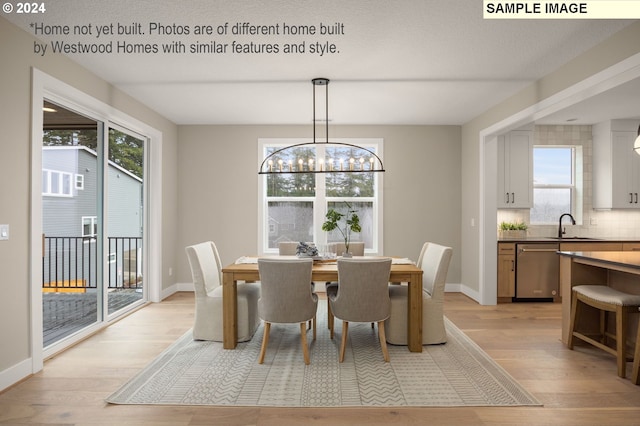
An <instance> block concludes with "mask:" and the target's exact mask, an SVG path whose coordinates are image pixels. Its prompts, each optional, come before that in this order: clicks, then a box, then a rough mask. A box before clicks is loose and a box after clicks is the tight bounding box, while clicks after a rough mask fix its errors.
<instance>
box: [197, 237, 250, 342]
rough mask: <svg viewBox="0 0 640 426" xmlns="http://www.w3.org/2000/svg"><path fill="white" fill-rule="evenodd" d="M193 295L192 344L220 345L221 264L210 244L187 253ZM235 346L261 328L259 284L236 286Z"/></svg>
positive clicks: (204, 244)
mask: <svg viewBox="0 0 640 426" xmlns="http://www.w3.org/2000/svg"><path fill="white" fill-rule="evenodd" d="M185 250H186V252H187V257H188V259H189V265H190V266H191V274H192V276H193V285H194V289H195V295H196V313H195V320H194V325H193V339H194V340H213V341H216V342H222V341H223V328H222V264H221V262H220V255H219V254H218V249H217V248H216V245H215V244H214V243H213V242H212V241H207V242H204V243H200V244H196V245H193V246H189V247H187V248H186V249H185ZM237 288H238V290H237V294H238V311H237V312H238V342H244V341H247V340H251V337H253V334H254V333H255V332H256V330H257V328H258V326H259V325H260V318H259V317H258V299H259V298H260V283H238V285H237Z"/></svg>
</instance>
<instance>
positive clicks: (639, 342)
mask: <svg viewBox="0 0 640 426" xmlns="http://www.w3.org/2000/svg"><path fill="white" fill-rule="evenodd" d="M638 311H640V308H638ZM631 381H632V382H633V384H634V385H640V321H639V322H638V335H637V337H636V350H635V352H634V353H633V371H632V373H631Z"/></svg>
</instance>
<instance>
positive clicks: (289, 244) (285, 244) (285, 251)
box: [278, 241, 300, 256]
mask: <svg viewBox="0 0 640 426" xmlns="http://www.w3.org/2000/svg"><path fill="white" fill-rule="evenodd" d="M298 244H300V243H299V242H297V241H281V242H279V243H278V254H279V255H280V256H295V255H296V248H297V247H298Z"/></svg>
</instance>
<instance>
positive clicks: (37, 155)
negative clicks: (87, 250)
mask: <svg viewBox="0 0 640 426" xmlns="http://www.w3.org/2000/svg"><path fill="white" fill-rule="evenodd" d="M45 99H47V100H51V101H53V102H55V103H56V104H59V105H61V106H63V107H65V108H69V109H71V110H74V111H76V112H78V113H80V114H83V115H86V116H87V117H90V118H91V119H94V120H96V121H97V122H101V123H102V124H103V126H101V127H103V134H105V133H104V132H106V131H108V128H109V126H111V125H115V126H119V127H120V128H125V129H127V130H128V131H130V132H134V133H136V134H140V135H144V136H145V138H146V139H147V146H148V150H147V151H148V152H147V153H146V155H147V157H146V158H147V159H148V161H145V164H146V166H145V167H148V168H147V169H146V170H145V180H146V181H147V182H146V190H145V191H144V192H145V193H146V194H147V195H145V200H144V201H145V202H146V203H147V205H146V209H145V214H144V223H145V225H144V229H145V232H144V236H143V247H146V248H147V250H145V252H144V256H145V257H144V260H143V265H144V268H145V269H144V272H143V274H144V275H145V276H146V277H147V278H146V281H147V282H148V284H147V285H148V287H147V292H146V299H147V300H148V301H151V302H159V301H160V300H161V295H162V265H161V259H162V238H161V236H162V221H161V217H162V216H161V211H162V179H161V159H162V133H161V132H160V131H159V130H157V129H155V128H153V127H151V126H149V125H148V124H146V123H144V122H141V121H139V120H137V119H135V118H133V117H131V116H129V115H127V114H125V113H123V112H121V111H119V110H117V109H116V108H114V107H113V106H111V105H108V104H106V103H104V102H102V101H99V100H97V99H96V98H94V97H92V96H90V95H88V94H86V93H84V92H82V91H80V90H78V89H76V88H74V87H72V86H70V85H68V84H66V83H65V82H63V81H60V80H58V79H56V78H54V77H51V76H49V75H48V74H46V73H44V72H42V71H40V70H38V69H36V68H32V104H31V126H32V130H31V147H32V149H31V194H30V198H31V213H30V236H29V241H30V242H29V258H30V275H29V281H30V285H29V288H30V292H31V298H30V299H31V302H30V304H31V326H30V329H31V336H30V340H31V354H30V355H31V373H32V374H33V373H36V372H38V371H40V370H42V368H43V366H44V360H45V359H46V358H48V357H50V356H52V355H54V354H55V353H57V352H59V351H61V350H64V349H66V348H67V347H69V346H71V345H73V344H75V343H76V342H78V341H80V340H82V339H84V338H86V337H87V336H89V335H91V334H93V333H95V332H96V331H98V330H100V329H102V328H104V327H106V326H108V325H109V324H110V321H111V320H112V319H113V318H109V316H108V315H105V314H104V313H103V314H102V321H100V322H98V323H96V324H94V325H91V326H89V327H87V328H86V329H84V330H82V331H81V332H79V333H76V334H74V335H73V336H72V337H70V338H68V339H65V340H64V341H63V342H61V344H60V345H58V344H54V345H51V346H50V347H48V348H47V350H46V351H45V350H44V348H43V325H42V320H43V318H42V257H41V256H42V177H41V174H42V135H43V113H42V105H43V102H44V100H45ZM107 138H108V135H107ZM106 140H107V141H108V139H106ZM103 149H104V147H103ZM101 207H102V208H104V206H101ZM154 212H155V213H154ZM103 247H104V245H103ZM103 297H104V295H103ZM105 309H106V305H105Z"/></svg>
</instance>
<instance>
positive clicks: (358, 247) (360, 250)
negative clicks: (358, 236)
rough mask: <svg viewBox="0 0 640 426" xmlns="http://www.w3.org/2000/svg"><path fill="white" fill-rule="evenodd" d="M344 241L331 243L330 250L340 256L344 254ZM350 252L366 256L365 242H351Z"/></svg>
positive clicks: (354, 254)
mask: <svg viewBox="0 0 640 426" xmlns="http://www.w3.org/2000/svg"><path fill="white" fill-rule="evenodd" d="M346 250H347V249H346V246H345V244H344V243H329V251H330V252H332V253H335V254H336V255H338V256H342V253H344V252H345V251H346ZM349 252H350V253H351V255H353V256H364V242H363V241H351V242H350V243H349Z"/></svg>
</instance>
